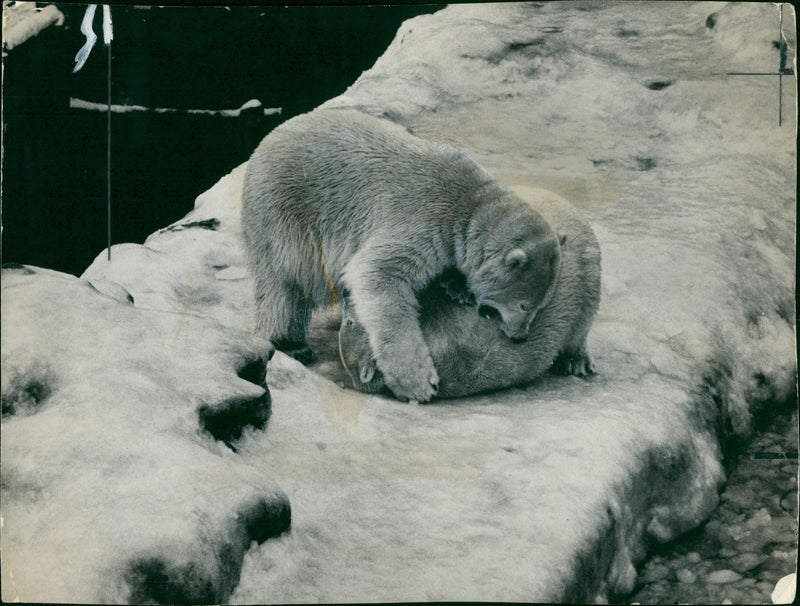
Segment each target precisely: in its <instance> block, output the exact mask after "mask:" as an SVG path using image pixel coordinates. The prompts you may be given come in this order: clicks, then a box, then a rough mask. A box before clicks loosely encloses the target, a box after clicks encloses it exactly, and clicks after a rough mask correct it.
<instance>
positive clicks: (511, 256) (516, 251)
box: [505, 248, 528, 267]
mask: <svg viewBox="0 0 800 606" xmlns="http://www.w3.org/2000/svg"><path fill="white" fill-rule="evenodd" d="M527 261H528V255H527V254H526V253H525V251H524V250H522V249H521V248H513V249H511V250H510V251H509V253H508V254H507V255H506V258H505V262H506V265H508V266H509V267H520V266H522V265H524V264H525V263H527Z"/></svg>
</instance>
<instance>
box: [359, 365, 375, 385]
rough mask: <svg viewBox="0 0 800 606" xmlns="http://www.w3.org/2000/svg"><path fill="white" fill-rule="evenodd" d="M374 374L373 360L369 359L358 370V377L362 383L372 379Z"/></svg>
mask: <svg viewBox="0 0 800 606" xmlns="http://www.w3.org/2000/svg"><path fill="white" fill-rule="evenodd" d="M374 376H375V361H374V360H370V361H369V362H367V363H366V364H364V366H362V367H361V369H360V370H359V372H358V378H359V379H360V380H361V382H362V383H369V382H370V381H372V377H374Z"/></svg>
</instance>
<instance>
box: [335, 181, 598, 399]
mask: <svg viewBox="0 0 800 606" xmlns="http://www.w3.org/2000/svg"><path fill="white" fill-rule="evenodd" d="M514 191H515V192H517V193H518V194H519V196H520V197H521V198H523V199H525V200H526V201H528V202H529V203H530V204H532V205H533V206H534V207H535V208H536V209H537V210H538V211H539V212H540V213H541V214H542V215H543V216H544V218H545V219H546V220H547V221H548V222H549V223H550V225H551V226H552V227H553V228H554V229H556V230H557V231H558V233H559V234H562V235H564V236H566V241H565V243H564V245H563V246H562V247H561V267H560V270H559V272H558V277H557V279H556V285H555V291H554V292H553V296H552V297H551V299H550V302H549V303H548V304H547V307H545V308H544V309H543V310H542V311H541V312H539V314H538V315H537V316H536V318H535V319H534V321H533V323H532V324H531V328H530V334H529V336H528V338H527V339H526V340H525V341H524V342H521V343H515V342H513V341H511V340H510V339H508V338H507V337H506V336H505V335H503V333H502V332H501V331H500V330H499V329H498V327H497V322H495V321H493V319H492V318H487V317H484V316H482V315H481V313H480V311H481V310H480V308H476V307H475V305H474V302H473V301H471V297H470V294H469V292H468V291H467V290H466V287H465V284H464V280H463V277H461V276H460V275H459V274H458V273H456V272H454V271H453V270H449V271H446V272H445V273H444V275H443V276H441V277H440V278H438V279H436V280H434V281H433V283H432V284H431V285H430V286H428V288H426V289H425V290H423V291H422V292H421V293H420V297H419V300H420V324H421V326H422V334H423V335H424V337H425V341H426V342H427V344H428V348H429V349H430V352H431V357H432V358H433V362H434V364H435V365H436V368H437V370H438V373H439V393H438V395H439V396H440V397H444V398H453V397H460V396H466V395H469V394H474V393H480V392H484V391H489V390H493V389H500V388H504V387H510V386H512V385H518V384H521V383H527V382H529V381H531V380H533V379H535V378H536V377H538V376H540V375H542V374H543V373H545V372H546V371H547V370H548V369H549V370H551V371H552V372H555V373H557V374H571V375H577V376H584V375H587V374H592V373H593V372H594V363H593V362H592V358H591V356H590V355H589V351H588V349H587V346H586V337H587V335H588V333H589V329H590V328H591V325H592V322H593V320H594V317H595V314H596V313H597V309H598V307H599V304H600V247H599V245H598V243H597V238H596V237H595V235H594V232H593V231H592V229H591V227H589V225H588V224H587V223H586V222H585V221H584V220H583V219H582V218H581V216H580V215H579V214H578V212H577V211H576V210H575V209H574V208H573V207H572V206H571V205H570V204H569V203H568V202H567V201H566V200H564V199H563V198H561V197H559V196H557V195H556V194H554V193H552V192H549V191H546V190H542V189H536V188H529V187H520V188H516V189H514ZM339 353H340V356H341V359H342V364H343V365H344V366H345V368H346V369H347V371H348V373H349V374H350V376H351V378H352V380H353V384H354V386H355V387H356V389H360V390H361V391H366V392H377V391H380V390H381V389H382V388H383V380H382V377H381V373H380V371H379V370H378V369H377V368H376V365H375V360H374V358H373V356H372V351H371V349H370V345H369V341H368V339H367V337H366V333H365V332H364V329H363V327H362V326H361V325H360V324H359V323H358V319H357V318H356V317H355V316H354V314H353V313H352V310H351V309H350V305H349V302H348V299H347V297H345V298H344V300H343V305H342V324H341V328H340V330H339Z"/></svg>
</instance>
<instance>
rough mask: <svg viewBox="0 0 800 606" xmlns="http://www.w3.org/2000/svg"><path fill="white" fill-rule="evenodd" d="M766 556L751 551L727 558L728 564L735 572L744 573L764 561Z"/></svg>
mask: <svg viewBox="0 0 800 606" xmlns="http://www.w3.org/2000/svg"><path fill="white" fill-rule="evenodd" d="M766 559H767V556H764V555H758V554H756V553H752V552H745V553H740V554H737V555H735V556H733V557H731V558H729V559H728V564H729V565H730V567H731V568H733V569H734V570H735V571H736V572H739V573H742V574H743V573H745V572H748V571H749V570H752V569H753V568H755V567H756V566H758V565H760V564H762V563H763V562H764V561H766Z"/></svg>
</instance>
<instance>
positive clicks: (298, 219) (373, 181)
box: [242, 109, 561, 401]
mask: <svg viewBox="0 0 800 606" xmlns="http://www.w3.org/2000/svg"><path fill="white" fill-rule="evenodd" d="M242 231H243V236H244V244H245V249H246V251H247V258H248V263H249V267H250V270H251V272H252V274H253V278H254V284H255V297H256V304H257V313H258V318H259V326H260V328H261V329H262V330H263V331H264V332H265V334H266V336H267V337H268V338H269V339H270V340H271V341H272V342H273V344H274V345H275V346H276V347H277V348H278V349H281V350H284V351H287V352H289V353H292V354H293V355H295V356H296V357H298V358H302V357H304V356H305V357H306V358H307V357H308V353H309V350H308V349H307V345H306V344H305V334H306V331H307V328H308V324H309V321H310V316H311V311H312V309H313V308H314V307H316V306H320V305H326V304H330V303H331V302H332V300H334V299H336V298H338V297H341V295H342V292H344V291H345V290H346V291H348V292H349V305H350V309H351V311H352V313H353V314H354V317H355V318H357V319H358V322H359V324H360V325H361V326H362V327H363V329H364V331H365V334H366V335H367V338H368V341H369V345H370V348H371V351H372V352H374V360H375V362H376V364H377V367H378V368H379V369H380V370H381V372H382V375H383V380H384V381H385V384H386V386H388V387H389V389H391V390H392V392H393V393H394V394H395V395H396V396H397V397H399V398H402V399H413V400H418V401H427V400H429V399H430V398H431V397H433V396H434V395H435V394H436V391H437V389H438V383H439V378H438V374H437V370H436V368H435V365H434V363H433V360H432V359H431V356H430V353H429V351H428V345H427V344H426V342H425V340H424V339H423V336H422V332H421V329H420V325H419V317H418V316H419V302H418V294H419V292H420V291H421V290H422V289H423V288H425V287H426V286H427V285H428V284H429V283H430V282H431V280H432V279H433V278H434V277H435V276H437V275H438V274H440V273H441V272H442V271H444V270H445V269H446V268H447V267H456V268H457V269H458V270H459V271H460V272H461V273H462V274H463V275H464V276H465V277H466V280H467V283H468V285H469V288H470V290H471V292H473V293H474V294H475V296H476V298H477V299H478V303H479V304H480V305H484V306H487V307H490V308H492V309H494V310H496V311H497V314H498V315H499V322H496V325H498V326H499V328H500V329H501V330H503V331H504V332H505V334H507V335H509V337H512V338H515V339H522V338H525V336H526V335H527V334H528V331H529V329H530V325H531V322H533V320H534V318H535V317H536V314H537V312H538V311H539V310H540V309H541V308H542V307H543V306H545V305H546V303H547V301H548V300H549V298H550V297H551V296H552V293H553V287H554V284H555V278H556V275H557V273H558V266H559V263H560V256H561V253H560V245H559V241H558V238H557V237H556V234H555V232H554V231H553V230H552V229H551V227H550V225H549V224H548V223H547V221H545V220H544V219H543V218H542V216H541V215H540V214H539V213H538V212H537V211H536V210H534V209H533V208H531V207H530V206H529V205H527V204H525V203H524V202H522V201H521V200H519V199H518V198H517V197H516V196H514V195H513V194H511V193H510V192H509V191H508V190H507V189H506V188H504V187H502V186H501V185H500V184H498V183H497V182H496V181H494V180H493V179H492V178H491V177H490V176H489V174H488V173H487V172H486V171H485V170H484V169H483V168H481V167H480V166H478V165H477V164H476V163H475V162H473V161H472V160H471V159H470V158H468V157H467V156H466V155H465V154H464V153H462V152H460V151H458V150H456V149H454V148H452V147H450V146H448V145H443V144H439V143H434V142H431V141H426V140H423V139H420V138H418V137H415V136H413V135H411V134H410V133H408V131H406V130H405V129H404V128H402V127H400V126H398V125H396V124H393V123H391V122H389V121H388V120H383V119H380V118H375V117H372V116H369V115H366V114H363V113H360V112H357V111H352V110H339V109H323V110H316V111H314V112H311V113H309V114H305V115H302V116H298V117H295V118H293V119H291V120H289V121H287V122H286V123H284V124H282V125H281V126H279V127H278V128H276V129H275V130H274V131H272V132H271V133H270V134H269V135H268V136H267V137H266V138H265V139H264V140H263V141H262V143H261V144H260V145H259V147H258V148H257V149H256V151H255V152H254V154H253V156H252V157H251V159H250V161H249V163H248V167H247V171H246V176H245V183H244V190H243V200H242Z"/></svg>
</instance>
